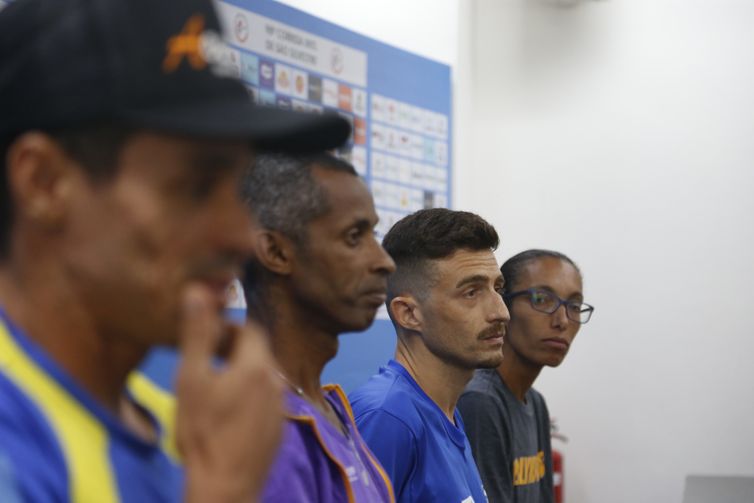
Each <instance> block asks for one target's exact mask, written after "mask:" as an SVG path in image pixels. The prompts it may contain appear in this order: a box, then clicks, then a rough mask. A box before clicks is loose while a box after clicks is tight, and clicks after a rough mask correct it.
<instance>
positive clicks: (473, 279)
mask: <svg viewBox="0 0 754 503" xmlns="http://www.w3.org/2000/svg"><path fill="white" fill-rule="evenodd" d="M489 280H490V277H489V276H485V275H484V274H474V275H472V276H466V277H465V278H462V279H461V280H460V281H459V282H458V283H456V288H461V287H463V286H466V285H470V284H473V283H487V282H488V281H489ZM498 280H500V284H501V285H504V284H505V280H504V279H503V277H502V276H496V277H495V279H494V281H495V283H497V282H498Z"/></svg>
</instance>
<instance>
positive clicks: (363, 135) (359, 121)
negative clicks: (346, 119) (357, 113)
mask: <svg viewBox="0 0 754 503" xmlns="http://www.w3.org/2000/svg"><path fill="white" fill-rule="evenodd" d="M353 142H354V143H355V144H356V145H366V143H367V121H366V120H365V119H363V118H361V117H354V119H353Z"/></svg>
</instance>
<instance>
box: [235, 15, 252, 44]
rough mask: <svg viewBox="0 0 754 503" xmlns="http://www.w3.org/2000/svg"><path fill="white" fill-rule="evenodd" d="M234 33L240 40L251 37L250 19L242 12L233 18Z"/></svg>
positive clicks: (243, 40) (244, 40)
mask: <svg viewBox="0 0 754 503" xmlns="http://www.w3.org/2000/svg"><path fill="white" fill-rule="evenodd" d="M233 33H235V35H236V40H238V41H239V42H246V40H247V39H248V38H249V21H248V20H247V19H246V16H244V15H243V14H241V13H240V12H239V13H238V14H236V17H235V18H233Z"/></svg>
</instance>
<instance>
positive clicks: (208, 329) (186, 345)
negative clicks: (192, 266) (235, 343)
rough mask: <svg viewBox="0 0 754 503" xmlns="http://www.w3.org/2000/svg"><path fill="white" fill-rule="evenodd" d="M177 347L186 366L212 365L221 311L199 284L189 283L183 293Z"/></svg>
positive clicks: (220, 321) (217, 340)
mask: <svg viewBox="0 0 754 503" xmlns="http://www.w3.org/2000/svg"><path fill="white" fill-rule="evenodd" d="M181 314H182V315H181V333H180V351H181V359H182V364H183V366H184V367H185V368H187V369H195V370H206V369H209V368H210V367H211V362H212V356H213V354H214V350H215V348H216V346H217V344H218V342H219V340H220V337H221V336H222V333H223V324H222V319H221V317H220V313H218V312H217V310H216V309H215V307H214V305H213V301H212V296H211V294H210V292H208V291H207V289H206V288H205V287H203V286H201V285H190V286H188V287H187V288H186V290H185V292H184V296H183V310H182V313H181Z"/></svg>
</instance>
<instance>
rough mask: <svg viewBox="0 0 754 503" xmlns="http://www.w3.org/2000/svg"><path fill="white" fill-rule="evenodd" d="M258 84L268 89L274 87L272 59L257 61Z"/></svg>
mask: <svg viewBox="0 0 754 503" xmlns="http://www.w3.org/2000/svg"><path fill="white" fill-rule="evenodd" d="M259 85H261V86H262V87H268V88H270V89H272V88H274V87H275V64H274V63H273V62H272V61H267V60H262V61H260V62H259Z"/></svg>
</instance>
